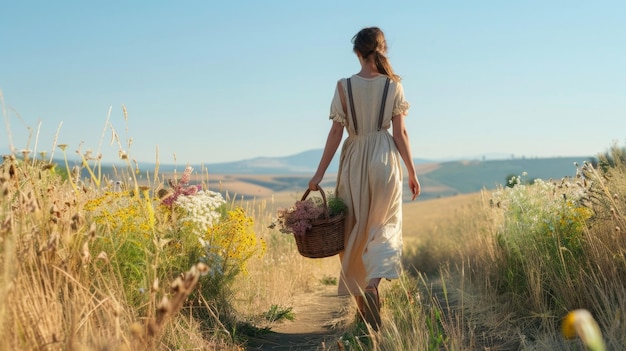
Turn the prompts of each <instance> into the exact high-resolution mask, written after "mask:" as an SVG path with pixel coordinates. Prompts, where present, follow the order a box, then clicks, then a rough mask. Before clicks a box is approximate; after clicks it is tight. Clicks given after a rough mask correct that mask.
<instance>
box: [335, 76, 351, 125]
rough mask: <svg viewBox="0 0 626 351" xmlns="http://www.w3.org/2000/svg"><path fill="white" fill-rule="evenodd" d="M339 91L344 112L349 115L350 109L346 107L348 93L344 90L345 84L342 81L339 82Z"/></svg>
mask: <svg viewBox="0 0 626 351" xmlns="http://www.w3.org/2000/svg"><path fill="white" fill-rule="evenodd" d="M337 91H339V99H340V100H341V108H342V109H343V114H344V115H346V117H347V116H348V109H347V108H346V94H344V92H343V85H342V84H341V81H339V82H337Z"/></svg>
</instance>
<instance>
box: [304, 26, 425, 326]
mask: <svg viewBox="0 0 626 351" xmlns="http://www.w3.org/2000/svg"><path fill="white" fill-rule="evenodd" d="M352 43H353V44H354V47H353V50H354V53H355V54H356V56H357V58H358V59H359V62H360V64H361V70H360V71H359V73H357V74H354V75H352V76H351V77H350V78H347V79H346V78H342V79H340V80H339V81H338V82H337V88H336V90H335V95H334V97H333V100H332V103H331V107H330V119H331V120H332V121H333V123H332V126H331V128H330V132H329V133H328V137H327V140H326V146H325V148H324V152H323V154H322V158H321V160H320V163H319V166H318V168H317V171H316V172H315V175H314V176H313V177H312V178H311V180H310V181H309V189H310V190H318V187H319V184H320V182H321V181H322V178H323V177H324V173H325V172H326V169H327V168H328V165H329V164H330V161H331V160H332V158H333V156H334V155H335V152H336V151H337V148H338V147H339V144H340V143H341V140H342V137H343V130H344V128H345V129H346V130H347V131H348V138H346V140H345V142H344V144H343V146H342V149H341V158H340V164H339V173H338V174H337V189H336V195H337V196H339V197H340V198H342V199H343V200H344V201H345V202H346V204H347V206H348V215H347V217H346V233H345V248H344V251H342V252H341V253H340V254H339V258H340V260H341V274H340V279H339V288H338V293H339V295H348V294H350V295H352V296H354V297H355V299H356V303H357V306H358V309H359V313H360V314H361V316H362V317H363V318H364V320H365V321H366V322H367V324H368V325H369V326H370V327H371V328H372V329H373V330H375V331H377V330H378V329H379V327H380V301H379V294H378V285H379V283H380V281H381V280H382V279H395V278H398V277H399V273H400V270H401V261H400V258H401V253H402V185H403V172H402V170H403V169H402V162H404V165H405V166H406V169H407V177H408V184H409V189H410V190H411V194H412V200H415V198H416V197H417V196H418V195H419V193H420V183H419V181H418V179H417V174H416V171H415V165H414V164H413V157H412V155H411V147H410V144H409V136H408V133H407V130H406V128H405V124H404V117H405V116H406V115H407V111H408V109H409V103H408V102H407V101H406V100H405V98H404V91H403V89H402V85H401V84H400V77H399V76H397V75H396V74H395V73H394V72H393V69H392V68H391V64H390V63H389V60H388V59H387V56H386V55H387V44H386V42H385V36H384V34H383V32H382V31H381V30H380V29H379V28H376V27H370V28H364V29H362V30H361V31H359V32H358V33H357V34H356V35H355V36H354V37H353V38H352ZM390 128H391V131H392V132H391V133H389V129H390Z"/></svg>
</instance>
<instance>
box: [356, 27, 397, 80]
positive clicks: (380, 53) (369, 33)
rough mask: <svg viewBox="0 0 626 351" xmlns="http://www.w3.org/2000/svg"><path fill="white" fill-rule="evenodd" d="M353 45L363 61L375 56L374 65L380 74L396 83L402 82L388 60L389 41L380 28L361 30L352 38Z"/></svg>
mask: <svg viewBox="0 0 626 351" xmlns="http://www.w3.org/2000/svg"><path fill="white" fill-rule="evenodd" d="M352 44H354V47H353V50H354V52H355V53H357V52H358V53H359V54H360V55H361V57H362V58H363V59H367V58H368V57H369V56H370V55H374V63H375V64H376V68H377V69H378V72H380V73H382V74H385V75H387V76H389V78H391V79H392V80H394V81H397V82H399V81H400V76H398V75H397V74H395V73H394V71H393V68H392V67H391V63H390V62H389V59H388V58H387V41H386V40H385V34H384V33H383V31H382V30H380V28H378V27H367V28H363V29H361V30H360V31H359V32H358V33H357V34H356V35H355V36H354V37H352Z"/></svg>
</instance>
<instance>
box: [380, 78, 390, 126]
mask: <svg viewBox="0 0 626 351" xmlns="http://www.w3.org/2000/svg"><path fill="white" fill-rule="evenodd" d="M388 92H389V78H387V81H385V90H384V91H383V102H382V103H381V104H380V114H379V115H378V130H379V131H380V129H381V128H382V127H383V116H384V115H385V103H386V102H387V93H388Z"/></svg>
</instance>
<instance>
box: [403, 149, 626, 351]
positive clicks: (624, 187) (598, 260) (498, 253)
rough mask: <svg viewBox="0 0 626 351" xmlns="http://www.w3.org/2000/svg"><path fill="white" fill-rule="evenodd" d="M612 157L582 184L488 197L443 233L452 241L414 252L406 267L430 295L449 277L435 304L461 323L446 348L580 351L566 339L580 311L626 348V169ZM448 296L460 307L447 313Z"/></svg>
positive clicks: (584, 169)
mask: <svg viewBox="0 0 626 351" xmlns="http://www.w3.org/2000/svg"><path fill="white" fill-rule="evenodd" d="M612 152H613V154H612V155H611V160H615V161H612V166H611V167H607V168H605V170H603V171H602V170H599V169H596V168H594V167H593V166H592V165H591V164H588V163H586V164H584V165H582V166H580V167H578V166H577V168H576V176H575V177H571V178H564V179H562V180H559V181H541V180H538V181H535V182H534V183H533V184H530V183H529V182H524V181H523V179H519V178H518V179H517V184H514V185H513V186H511V187H502V188H500V189H498V190H497V191H495V192H487V191H484V192H483V194H482V204H481V203H478V202H477V206H475V208H474V209H472V210H469V211H467V212H465V213H457V214H456V216H455V217H454V218H451V219H450V221H449V222H448V223H447V225H446V226H445V227H444V228H440V230H441V231H442V232H443V233H445V235H441V234H440V235H437V237H436V238H433V239H432V240H422V244H421V245H419V246H417V247H415V248H413V249H412V250H411V251H409V252H408V254H407V265H408V266H409V265H410V266H413V267H415V269H416V270H417V271H421V272H425V273H421V274H428V275H429V281H431V282H434V283H433V285H432V286H436V285H437V284H440V283H442V282H441V279H439V278H441V277H443V278H446V282H445V284H446V285H447V290H448V292H451V293H449V294H448V296H447V297H443V298H442V297H441V296H435V297H434V298H433V299H431V301H430V303H434V304H440V305H442V307H443V308H440V309H439V310H440V311H441V312H443V313H444V315H446V316H450V315H452V316H455V317H454V318H451V317H448V318H449V320H447V321H446V320H445V319H444V320H443V321H442V323H441V325H442V329H443V331H444V332H445V335H446V336H445V337H444V340H447V341H446V342H443V343H442V347H444V348H446V349H467V350H472V349H482V348H490V349H505V350H517V349H524V350H555V349H559V350H567V349H573V350H577V349H580V348H581V341H580V340H566V339H564V338H563V335H562V334H561V323H562V322H563V317H565V315H566V314H567V313H568V311H572V310H576V309H586V310H588V311H590V312H591V314H592V315H593V316H594V317H595V318H596V319H597V321H598V324H599V326H600V330H601V331H602V333H603V338H604V339H605V342H606V345H607V348H608V349H611V350H621V349H623V348H624V347H625V346H626V327H625V326H624V324H623V323H622V321H623V320H624V318H626V314H625V313H626V312H625V311H626V310H625V309H624V307H626V306H625V304H626V298H625V296H626V285H624V283H623V282H624V281H626V260H625V258H624V255H625V254H626V237H625V236H624V234H623V228H624V225H625V224H626V223H624V222H625V218H624V211H625V210H626V208H625V202H624V196H625V195H626V194H625V193H626V181H625V180H624V179H626V177H625V176H626V167H625V165H624V164H623V163H620V161H619V160H623V159H624V158H623V156H624V155H623V154H621V153H623V151H622V149H619V148H614V149H613V150H612ZM606 164H608V163H606ZM573 169H574V166H573ZM424 235H426V236H428V235H429V233H424ZM425 257H426V258H425ZM428 257H430V258H431V259H428ZM432 258H435V259H436V260H435V261H433V260H432ZM441 264H444V266H443V267H442V266H441ZM445 267H449V268H445ZM442 268H444V269H442ZM437 269H439V271H440V275H439V276H437V275H436V274H435V273H434V272H435V271H436V270H437ZM433 290H436V289H431V291H433ZM450 296H455V300H457V301H461V303H453V304H452V305H453V306H452V308H447V307H446V306H445V304H442V303H441V301H449V300H450ZM425 305H428V303H426V304H425Z"/></svg>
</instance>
